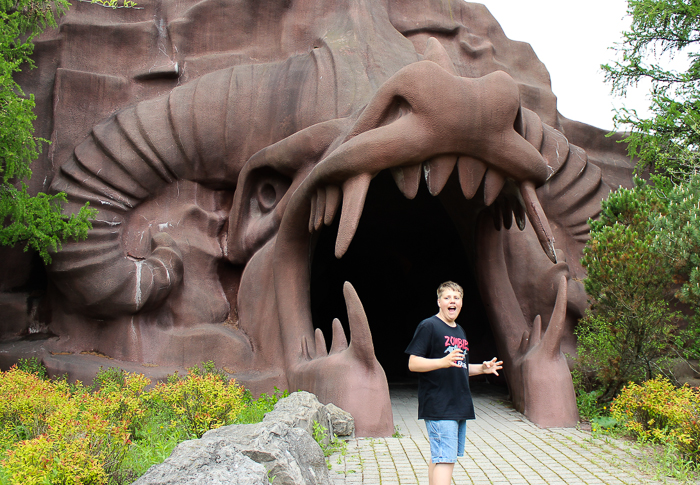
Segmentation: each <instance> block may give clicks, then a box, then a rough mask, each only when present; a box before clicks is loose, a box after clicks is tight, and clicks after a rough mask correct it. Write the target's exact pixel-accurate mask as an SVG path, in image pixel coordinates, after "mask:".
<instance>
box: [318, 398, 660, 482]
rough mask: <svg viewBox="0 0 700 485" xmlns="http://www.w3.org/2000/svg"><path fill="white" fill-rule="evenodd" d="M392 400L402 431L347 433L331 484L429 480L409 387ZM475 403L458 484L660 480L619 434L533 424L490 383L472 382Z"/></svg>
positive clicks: (427, 458)
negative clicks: (386, 434)
mask: <svg viewBox="0 0 700 485" xmlns="http://www.w3.org/2000/svg"><path fill="white" fill-rule="evenodd" d="M391 402H392V408H393V412H394V424H395V425H396V427H397V430H398V431H399V433H400V434H401V435H402V436H401V437H399V438H358V439H352V440H349V441H348V442H347V449H346V451H345V454H344V455H343V454H341V453H336V454H334V455H331V456H330V457H329V463H330V465H331V469H330V472H329V473H330V477H331V481H332V483H333V484H334V485H351V484H382V485H396V484H400V485H423V484H425V485H427V484H428V463H429V462H430V446H429V444H428V439H427V435H426V431H425V425H424V424H423V422H422V421H418V419H417V414H418V399H417V392H416V390H415V387H414V386H392V388H391ZM474 405H475V407H476V416H477V418H476V420H474V421H468V423H467V444H466V449H465V456H464V457H462V458H459V460H458V461H457V463H456V464H455V469H454V474H453V482H454V483H455V484H457V485H462V484H464V485H466V484H474V485H482V484H483V485H487V484H488V485H495V484H504V485H505V484H509V485H520V484H522V485H534V484H537V485H540V484H586V485H595V484H600V485H623V484H627V485H631V484H635V485H636V484H655V483H662V482H658V481H655V480H654V479H652V478H651V477H649V476H647V475H645V474H644V473H643V472H642V471H641V470H640V468H639V466H640V463H641V460H642V456H641V453H640V452H639V451H638V450H636V449H635V448H633V447H632V446H630V445H629V444H628V443H626V442H624V441H620V440H612V439H594V438H592V437H591V434H590V433H588V432H585V431H580V430H577V429H571V428H554V429H540V428H538V427H537V426H535V425H533V424H532V423H530V422H529V421H528V420H527V419H525V418H524V417H523V415H522V414H520V413H518V412H517V411H515V410H513V409H512V408H511V407H510V405H509V403H508V402H507V400H506V398H505V396H504V395H503V394H500V393H498V392H497V391H494V390H492V389H490V388H489V386H480V387H477V388H476V389H474ZM666 483H674V482H673V481H672V480H669V481H668V482H666Z"/></svg>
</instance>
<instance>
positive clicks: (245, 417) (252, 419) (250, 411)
mask: <svg viewBox="0 0 700 485" xmlns="http://www.w3.org/2000/svg"><path fill="white" fill-rule="evenodd" d="M287 396H289V391H287V390H285V391H280V390H279V389H278V388H277V387H275V391H274V392H273V393H272V394H271V395H268V394H265V393H264V392H263V393H262V394H260V397H258V398H257V399H253V394H252V393H251V392H250V391H249V390H248V389H246V390H245V392H244V393H243V402H244V404H245V407H244V408H243V410H242V411H241V414H239V415H238V418H237V419H236V424H252V423H259V422H261V421H262V420H263V418H264V417H265V414H267V413H269V412H270V411H272V410H273V409H274V408H275V404H277V401H279V400H280V399H282V398H285V397H287Z"/></svg>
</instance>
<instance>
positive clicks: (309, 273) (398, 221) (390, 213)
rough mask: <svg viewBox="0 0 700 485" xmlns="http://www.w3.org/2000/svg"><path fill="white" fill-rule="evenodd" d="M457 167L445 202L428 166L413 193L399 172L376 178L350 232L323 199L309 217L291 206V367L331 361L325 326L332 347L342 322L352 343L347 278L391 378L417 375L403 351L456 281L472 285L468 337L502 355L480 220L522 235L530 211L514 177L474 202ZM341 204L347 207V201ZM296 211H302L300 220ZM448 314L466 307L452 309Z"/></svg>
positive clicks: (479, 190) (279, 260)
mask: <svg viewBox="0 0 700 485" xmlns="http://www.w3.org/2000/svg"><path fill="white" fill-rule="evenodd" d="M453 167H454V170H453V171H452V172H451V173H450V174H449V175H448V176H447V177H445V182H444V185H443V186H442V187H441V188H440V190H439V193H438V194H435V195H432V194H431V193H430V189H429V186H428V184H429V174H428V173H427V170H426V169H425V168H424V169H423V173H420V172H419V173H418V175H419V176H420V178H418V179H417V180H416V181H415V182H414V183H415V187H416V189H415V191H414V192H412V193H409V194H408V196H407V194H406V193H405V192H403V191H401V190H400V186H399V184H398V183H397V182H399V183H400V179H399V181H397V177H396V175H395V171H394V174H392V171H391V170H383V171H381V172H379V173H378V174H377V175H376V176H375V177H374V178H371V183H370V180H369V179H368V180H367V185H366V186H364V187H363V188H362V193H361V194H359V195H358V194H354V197H353V196H352V195H351V197H350V200H353V198H354V199H356V200H359V201H360V203H359V204H358V206H359V210H357V211H356V212H355V213H354V214H353V216H354V220H351V221H349V222H348V221H347V219H346V221H345V224H346V227H343V224H344V221H343V218H344V217H343V213H341V214H340V215H338V214H337V207H336V208H331V209H328V206H327V205H326V208H325V210H323V211H321V210H318V207H319V204H318V200H319V197H318V196H316V197H315V198H314V197H311V198H307V199H306V200H307V201H309V202H310V204H305V206H306V210H303V207H295V205H294V203H293V202H292V203H290V205H289V207H288V208H287V212H286V214H285V218H284V220H285V221H286V222H290V224H289V225H286V224H284V222H283V224H282V227H281V228H280V233H279V236H278V238H279V240H278V244H277V248H278V252H277V257H276V262H275V280H276V286H277V294H278V296H279V303H280V319H281V325H282V327H283V336H284V345H285V354H287V357H288V364H291V365H294V363H295V362H297V361H298V359H309V358H310V359H313V358H315V357H317V355H318V356H322V355H323V353H324V352H323V350H322V349H321V350H320V349H319V348H318V345H317V343H316V342H317V338H316V337H315V335H314V333H315V329H316V328H318V329H320V330H321V332H322V333H323V334H324V340H325V341H326V342H328V343H329V346H330V347H332V346H333V341H332V339H333V335H332V333H333V332H332V328H331V321H332V320H333V319H335V318H337V319H339V320H340V321H341V322H342V324H343V327H344V330H345V334H346V335H350V336H351V334H352V331H351V328H350V327H351V325H350V323H349V319H348V318H347V316H346V315H347V313H346V305H347V304H348V302H346V301H345V300H344V299H343V298H342V297H341V291H340V288H341V287H342V284H343V282H345V281H349V282H351V283H352V284H353V286H354V287H355V290H356V291H357V293H358V295H359V296H360V297H361V298H362V299H363V306H364V312H365V314H366V318H367V320H368V321H369V322H370V326H371V332H372V336H373V340H374V342H375V344H374V352H375V354H376V356H377V359H378V360H379V362H380V363H381V364H382V367H384V369H385V372H386V373H387V376H388V378H389V379H390V380H393V379H395V380H401V379H403V378H405V377H406V376H407V371H406V370H405V367H406V366H405V356H404V355H403V349H405V347H406V345H407V344H408V342H409V341H410V339H411V337H412V333H413V330H414V329H415V326H416V325H417V323H418V322H419V321H420V320H421V319H423V318H425V317H427V316H429V315H431V314H434V313H436V305H435V299H434V298H433V295H434V292H435V288H437V286H438V285H439V284H440V283H442V282H443V281H446V280H456V281H458V282H459V283H460V284H461V285H462V286H463V287H464V288H465V297H464V301H463V306H462V312H463V316H464V318H463V320H464V321H465V323H466V326H467V328H466V330H467V333H468V335H470V340H472V342H480V343H482V344H483V345H479V346H475V347H478V348H480V349H481V351H480V352H481V353H483V354H484V358H485V356H486V355H493V353H494V351H495V344H494V342H493V335H492V333H491V330H490V325H489V323H488V318H487V317H486V313H485V311H484V307H483V303H482V302H481V298H480V291H479V288H478V285H477V282H476V277H475V258H476V257H477V255H476V251H475V247H476V238H477V237H478V235H477V225H478V224H477V218H478V217H479V215H480V213H481V212H482V211H488V212H489V215H490V218H491V220H493V224H494V229H496V230H501V229H505V230H508V229H511V228H513V229H515V227H514V226H517V227H518V228H520V229H522V228H523V227H524V226H525V217H526V215H525V214H526V209H525V207H524V203H523V200H522V198H520V197H518V196H517V192H518V187H517V186H516V183H515V181H514V180H512V179H505V180H503V183H500V184H499V188H500V192H499V193H498V194H497V195H496V196H495V197H493V196H489V195H488V193H489V191H490V190H493V189H492V188H490V186H489V183H490V182H489V180H493V179H489V178H488V177H485V176H483V175H482V178H481V179H479V180H478V182H479V183H478V184H474V185H475V186H476V189H473V190H472V191H471V192H470V193H468V194H466V195H469V196H470V197H469V198H467V197H466V195H465V193H464V190H463V185H462V184H460V176H459V172H458V170H459V168H458V167H457V166H456V165H453ZM485 172H486V171H485ZM482 174H483V172H482ZM392 175H393V177H392ZM423 179H425V180H426V182H423ZM317 193H318V191H317ZM489 197H490V198H491V200H488V199H489ZM485 198H486V201H485ZM486 202H488V203H489V205H487V204H486ZM326 204H328V201H327V200H326ZM334 204H336V205H337V206H340V201H339V200H336V201H335V202H334ZM310 206H314V207H311V208H309V207H310ZM295 209H299V210H298V214H297V216H296V217H295V213H296V212H297V211H295ZM343 209H345V203H344V204H343ZM320 212H322V214H321V215H320V214H319V213H320ZM329 213H330V216H329V215H328V214H329ZM307 218H308V219H307ZM292 221H296V222H292ZM302 221H303V222H302ZM324 226H325V227H324ZM347 226H350V229H348V227H347ZM300 228H301V229H300ZM515 230H517V229H515ZM547 237H549V236H548V235H547ZM286 303H291V304H290V305H289V306H286ZM448 310H449V311H451V312H456V310H457V308H456V306H455V305H451V306H449V307H448ZM384 343H387V345H384ZM389 343H390V345H389ZM324 345H325V342H324ZM287 349H289V350H290V351H291V352H287ZM327 350H328V346H326V351H327ZM290 354H291V355H290ZM481 357H482V356H474V358H476V359H477V360H478V359H479V358H481Z"/></svg>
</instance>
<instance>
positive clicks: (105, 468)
mask: <svg viewBox="0 0 700 485" xmlns="http://www.w3.org/2000/svg"><path fill="white" fill-rule="evenodd" d="M22 365H23V367H24V368H25V369H29V370H32V372H26V371H23V370H20V369H19V368H18V367H17V366H15V367H12V368H11V369H10V370H9V371H7V372H0V393H1V395H3V396H8V397H9V398H8V399H4V400H0V453H2V455H0V456H2V459H0V465H1V466H0V483H2V484H5V483H12V484H22V485H25V484H42V485H44V484H47V483H50V484H58V483H61V484H78V483H80V484H108V483H109V484H115V485H121V484H124V485H126V484H128V483H132V482H133V481H134V480H135V479H136V478H138V477H139V476H140V475H142V474H143V473H145V472H146V470H148V468H149V467H150V466H152V465H154V464H156V463H160V462H162V461H163V460H164V459H165V458H167V457H168V456H169V455H170V453H171V452H172V450H173V449H174V448H175V446H176V445H177V444H178V443H180V442H182V441H184V440H186V439H190V438H195V437H201V436H202V434H204V433H205V432H206V431H208V430H209V429H213V428H218V427H219V426H223V425H226V424H232V423H233V422H234V421H236V419H237V418H238V416H239V415H240V414H241V411H242V409H243V408H244V407H245V406H246V405H248V407H250V408H253V412H251V413H248V415H247V419H249V420H251V419H254V418H256V419H257V418H259V419H258V421H260V420H262V416H263V415H264V412H267V411H270V410H271V409H272V407H273V406H274V404H275V403H276V402H277V401H278V400H279V399H280V398H281V397H284V396H287V395H288V392H287V391H284V392H279V390H277V389H275V393H274V394H273V395H272V396H268V395H266V394H263V395H261V396H260V398H258V399H257V400H252V396H251V395H250V392H249V391H246V395H245V396H244V389H243V388H242V387H240V386H238V385H236V383H235V381H234V380H229V379H227V378H226V375H225V373H223V372H222V371H219V370H217V369H216V368H215V367H214V365H213V363H204V364H203V365H202V367H196V368H192V369H190V370H189V372H188V375H187V376H186V377H185V378H181V377H179V376H178V375H174V376H170V377H169V379H168V382H166V383H163V384H158V385H156V386H155V387H154V388H153V389H151V390H150V391H149V390H147V388H148V386H149V385H150V380H149V379H148V378H146V377H145V376H143V375H142V374H135V373H129V372H124V371H123V370H121V369H119V368H107V369H102V368H101V369H100V371H99V372H98V373H97V375H96V376H95V379H94V381H93V384H92V385H91V386H85V385H83V384H82V383H81V382H76V383H74V384H69V383H68V382H67V381H66V379H65V378H63V379H53V380H44V379H42V378H40V377H39V376H41V375H43V374H42V373H41V368H43V366H41V368H40V367H38V365H39V362H38V361H36V362H34V361H31V360H28V361H25V362H23V364H22ZM246 396H247V397H246ZM248 422H253V421H248ZM3 455H4V456H3Z"/></svg>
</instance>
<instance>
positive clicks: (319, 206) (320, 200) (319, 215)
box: [314, 187, 326, 231]
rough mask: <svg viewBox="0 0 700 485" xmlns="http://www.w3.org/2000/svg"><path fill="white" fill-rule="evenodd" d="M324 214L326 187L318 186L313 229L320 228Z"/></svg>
mask: <svg viewBox="0 0 700 485" xmlns="http://www.w3.org/2000/svg"><path fill="white" fill-rule="evenodd" d="M325 214H326V189H325V188H323V187H319V188H318V190H317V191H316V214H315V215H316V217H315V218H314V229H316V230H317V231H318V230H319V229H321V225H322V224H323V219H324V216H325Z"/></svg>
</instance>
